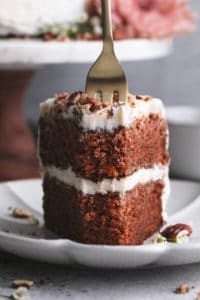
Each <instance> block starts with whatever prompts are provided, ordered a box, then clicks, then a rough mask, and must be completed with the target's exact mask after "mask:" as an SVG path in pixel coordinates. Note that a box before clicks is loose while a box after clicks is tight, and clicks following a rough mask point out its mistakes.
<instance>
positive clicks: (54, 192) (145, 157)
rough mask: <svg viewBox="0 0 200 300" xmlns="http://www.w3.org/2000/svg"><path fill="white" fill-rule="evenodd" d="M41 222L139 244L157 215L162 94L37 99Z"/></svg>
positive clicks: (75, 234) (64, 233)
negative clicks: (123, 99) (157, 96)
mask: <svg viewBox="0 0 200 300" xmlns="http://www.w3.org/2000/svg"><path fill="white" fill-rule="evenodd" d="M39 129H40V134H39V155H40V161H41V170H42V174H43V190H44V215H45V223H46V227H47V228H48V229H50V230H51V231H53V232H55V233H56V234H58V235H59V236H61V237H65V238H69V239H72V240H75V241H79V242H83V243H92V244H110V245H136V244H142V243H143V242H144V241H145V240H146V239H147V238H149V237H150V236H151V235H152V234H153V233H154V232H156V231H157V230H159V228H160V227H161V226H162V224H163V221H164V215H165V205H166V201H167V198H168V194H169V179H168V163H169V154H168V127H167V122H166V119H165V111H164V107H163V104H162V102H161V100H159V99H154V98H151V97H148V96H133V95H129V98H128V102H127V103H123V102H122V103H121V102H120V101H119V99H117V97H114V98H113V103H112V104H108V103H102V102H101V101H100V100H99V99H97V98H89V97H88V96H87V94H85V93H82V92H77V93H74V94H72V95H69V94H67V93H64V94H60V95H57V96H56V97H54V98H52V99H48V100H47V101H45V102H43V103H42V104H41V108H40V120H39Z"/></svg>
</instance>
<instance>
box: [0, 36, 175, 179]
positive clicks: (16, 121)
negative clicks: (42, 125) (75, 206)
mask: <svg viewBox="0 0 200 300" xmlns="http://www.w3.org/2000/svg"><path fill="white" fill-rule="evenodd" d="M101 48H102V42H101V41H89V42H88V41H67V42H43V41H40V40H17V39H13V40H12V39H11V40H0V181H4V180H11V179H20V178H30V177H38V176H39V170H38V162H37V159H36V145H35V141H34V138H33V136H32V134H31V132H30V129H29V128H28V126H27V124H26V121H25V117H24V113H23V103H22V96H23V92H24V89H25V87H26V86H27V83H28V82H29V81H30V79H31V77H32V75H33V72H34V70H35V69H36V68H38V67H41V66H43V65H45V64H61V63H93V62H94V61H95V60H96V58H97V57H98V55H99V54H100V51H101ZM115 49H116V54H117V56H118V58H119V60H120V61H134V60H145V59H154V58H159V57H164V56H166V55H168V54H169V53H170V52H171V50H172V40H171V39H165V40H145V39H138V40H124V41H116V42H115Z"/></svg>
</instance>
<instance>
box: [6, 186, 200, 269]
mask: <svg viewBox="0 0 200 300" xmlns="http://www.w3.org/2000/svg"><path fill="white" fill-rule="evenodd" d="M171 187H172V193H171V198H170V200H169V204H168V214H169V222H170V223H171V224H174V223H177V222H183V223H187V224H190V225H191V226H192V228H193V234H192V237H191V239H190V241H189V242H188V243H186V244H172V243H167V244H154V243H150V244H145V245H142V246H101V245H100V246H97V245H84V244H79V243H76V242H73V241H70V240H64V239H58V238H56V237H55V236H53V235H52V234H50V233H49V232H47V231H46V230H45V229H44V228H43V225H42V224H43V217H42V190H41V181H40V180H26V181H16V182H8V183H3V184H0V249H2V250H5V251H8V252H10V253H14V254H17V255H19V256H23V257H27V258H31V259H35V260H40V261H44V262H50V263H61V264H69V263H77V264H81V265H85V266H90V267H101V268H136V267H155V266H161V265H179V264H188V263H195V262H199V261H200V218H199V215H200V213H199V212H200V197H199V196H198V195H200V184H198V183H194V182H188V181H172V182H171ZM9 207H22V208H28V209H29V210H31V211H32V212H33V213H34V215H35V217H37V218H38V219H39V220H40V226H38V225H31V224H29V223H28V222H27V221H23V220H19V219H14V218H13V217H11V216H10V215H9V210H8V208H9Z"/></svg>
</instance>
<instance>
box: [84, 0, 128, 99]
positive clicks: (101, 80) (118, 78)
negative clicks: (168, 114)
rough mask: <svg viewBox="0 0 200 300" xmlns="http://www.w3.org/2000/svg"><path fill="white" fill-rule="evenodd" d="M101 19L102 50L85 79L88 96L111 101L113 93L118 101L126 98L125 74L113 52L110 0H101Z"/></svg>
mask: <svg viewBox="0 0 200 300" xmlns="http://www.w3.org/2000/svg"><path fill="white" fill-rule="evenodd" d="M101 4H102V21H103V50H102V52H101V54H100V56H99V57H98V59H97V60H96V62H95V63H94V64H93V66H92V67H91V69H90V70H89V73H88V75H87V80H86V93H87V94H88V95H89V97H96V96H97V95H98V96H100V97H101V100H102V102H105V103H111V104H112V103H113V97H114V95H115V96H116V94H117V98H118V99H119V100H120V102H126V101H127V99H128V84H127V80H126V75H125V73H124V71H123V69H122V67H121V65H120V64H119V61H118V60H117V57H116V55H115V52H114V45H113V35H112V18H111V2H110V0H101Z"/></svg>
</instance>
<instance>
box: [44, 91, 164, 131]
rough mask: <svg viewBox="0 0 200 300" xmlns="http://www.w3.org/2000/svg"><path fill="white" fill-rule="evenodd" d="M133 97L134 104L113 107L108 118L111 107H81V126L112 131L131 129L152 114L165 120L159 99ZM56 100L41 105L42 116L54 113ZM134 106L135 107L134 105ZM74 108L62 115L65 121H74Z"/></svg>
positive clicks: (87, 128)
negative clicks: (135, 122)
mask: <svg viewBox="0 0 200 300" xmlns="http://www.w3.org/2000/svg"><path fill="white" fill-rule="evenodd" d="M130 97H132V101H133V102H132V103H131V104H130V103H129V102H127V103H120V104H119V105H116V106H114V105H113V106H112V115H111V116H109V117H108V113H109V111H110V109H111V107H110V106H108V107H106V108H103V109H100V110H97V111H96V112H91V111H90V110H89V109H87V106H83V107H79V113H80V119H79V125H80V126H81V127H82V128H83V129H85V130H107V131H112V130H113V129H116V128H118V127H120V126H122V127H130V126H132V125H133V122H134V121H135V120H136V119H138V118H142V117H147V116H148V115H150V114H158V115H159V116H160V117H161V118H165V117H166V115H165V109H164V106H163V104H162V101H161V100H160V99H157V98H151V99H150V100H148V101H144V100H138V99H136V98H134V96H131V95H130ZM54 103H55V99H54V98H52V99H47V100H46V101H45V102H43V103H41V105H40V115H41V116H43V115H45V114H48V113H51V112H52V111H53V107H54ZM133 104H134V105H133ZM73 110H74V106H70V107H69V109H68V110H67V111H64V112H63V113H62V117H63V119H73V118H74V116H73Z"/></svg>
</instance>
